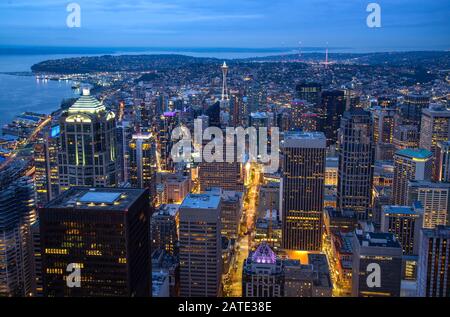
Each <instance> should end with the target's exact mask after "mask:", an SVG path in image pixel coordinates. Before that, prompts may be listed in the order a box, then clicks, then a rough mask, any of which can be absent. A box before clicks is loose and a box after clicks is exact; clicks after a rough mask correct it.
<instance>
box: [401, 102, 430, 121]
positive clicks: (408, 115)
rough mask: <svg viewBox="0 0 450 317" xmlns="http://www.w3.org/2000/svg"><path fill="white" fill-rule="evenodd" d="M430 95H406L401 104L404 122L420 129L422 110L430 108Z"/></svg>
mask: <svg viewBox="0 0 450 317" xmlns="http://www.w3.org/2000/svg"><path fill="white" fill-rule="evenodd" d="M429 104H430V97H429V96H426V95H421V94H409V95H406V96H405V97H404V101H403V104H402V105H401V106H400V114H401V119H402V124H405V125H414V126H417V127H418V129H419V130H420V120H421V117H422V110H423V109H424V108H428V106H429Z"/></svg>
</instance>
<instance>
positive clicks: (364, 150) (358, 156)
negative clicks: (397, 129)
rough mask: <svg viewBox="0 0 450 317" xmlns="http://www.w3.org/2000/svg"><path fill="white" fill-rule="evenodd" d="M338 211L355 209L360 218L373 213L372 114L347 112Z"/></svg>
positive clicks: (342, 136)
mask: <svg viewBox="0 0 450 317" xmlns="http://www.w3.org/2000/svg"><path fill="white" fill-rule="evenodd" d="M338 142H339V153H338V155H339V167H338V190H337V208H338V209H340V210H352V211H353V212H355V213H356V215H357V216H358V218H359V219H367V218H368V217H369V214H370V213H371V204H372V180H373V164H374V143H373V132H372V120H371V116H370V113H369V112H367V111H365V110H363V109H361V108H355V109H353V110H351V111H346V112H345V113H344V115H343V117H342V119H341V126H340V130H339V139H338Z"/></svg>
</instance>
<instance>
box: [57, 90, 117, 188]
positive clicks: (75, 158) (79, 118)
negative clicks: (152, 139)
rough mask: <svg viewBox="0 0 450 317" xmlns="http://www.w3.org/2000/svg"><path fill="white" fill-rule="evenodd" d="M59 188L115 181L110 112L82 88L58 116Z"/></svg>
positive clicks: (114, 144) (114, 147) (113, 144)
mask: <svg viewBox="0 0 450 317" xmlns="http://www.w3.org/2000/svg"><path fill="white" fill-rule="evenodd" d="M60 127H61V135H60V146H61V148H60V151H59V153H58V173H59V185H60V189H61V190H62V191H63V190H66V189H68V188H69V187H70V186H89V187H91V186H92V187H108V186H114V185H116V184H117V181H118V180H117V162H116V155H117V153H116V130H115V129H116V121H115V115H114V113H113V112H112V111H109V110H107V109H106V107H105V106H104V105H103V104H102V103H101V102H99V101H98V100H97V99H95V98H94V97H93V96H91V95H90V92H89V90H88V89H83V95H82V96H81V97H80V98H79V99H78V100H77V101H76V102H75V103H74V104H73V105H72V106H71V107H70V108H69V109H68V111H66V112H64V113H63V114H62V115H61V118H60Z"/></svg>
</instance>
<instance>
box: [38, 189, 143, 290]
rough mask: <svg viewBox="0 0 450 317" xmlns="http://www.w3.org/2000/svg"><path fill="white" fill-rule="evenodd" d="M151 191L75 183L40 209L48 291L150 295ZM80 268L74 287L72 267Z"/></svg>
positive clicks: (46, 287)
mask: <svg viewBox="0 0 450 317" xmlns="http://www.w3.org/2000/svg"><path fill="white" fill-rule="evenodd" d="M148 197H149V194H148V190H144V189H125V188H120V189H119V188H117V189H113V188H83V187H73V188H71V189H69V190H67V191H66V192H64V193H63V194H61V195H59V196H58V197H56V198H55V199H54V200H52V201H51V202H49V203H48V204H47V205H46V206H45V207H44V208H42V209H40V211H39V213H40V229H41V248H42V269H43V285H44V295H45V296H50V297H61V296H75V297H88V296H150V294H151V293H150V285H151V280H150V278H151V261H150V259H151V257H150V232H149V231H150V209H149V198H148ZM71 263H73V265H74V267H75V268H78V269H79V270H80V276H81V278H80V283H81V287H68V285H67V283H66V279H67V276H68V275H69V273H70V272H69V273H68V272H66V269H67V267H68V265H69V264H71Z"/></svg>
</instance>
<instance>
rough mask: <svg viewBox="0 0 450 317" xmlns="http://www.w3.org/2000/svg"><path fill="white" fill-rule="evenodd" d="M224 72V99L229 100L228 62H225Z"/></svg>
mask: <svg viewBox="0 0 450 317" xmlns="http://www.w3.org/2000/svg"><path fill="white" fill-rule="evenodd" d="M221 68H222V74H223V82H222V101H224V100H229V98H228V88H227V74H228V66H227V63H225V62H223V65H222V66H221Z"/></svg>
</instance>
